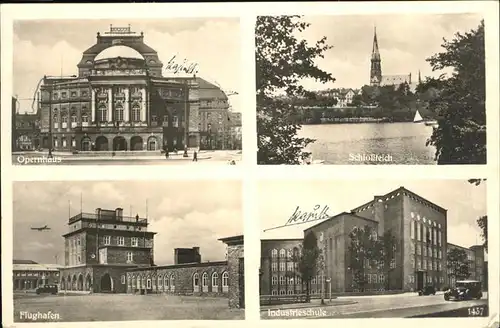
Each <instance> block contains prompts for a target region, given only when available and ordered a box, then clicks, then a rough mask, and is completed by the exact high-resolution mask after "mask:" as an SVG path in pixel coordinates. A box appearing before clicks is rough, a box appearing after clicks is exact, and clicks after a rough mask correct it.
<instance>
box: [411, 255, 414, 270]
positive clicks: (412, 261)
mask: <svg viewBox="0 0 500 328" xmlns="http://www.w3.org/2000/svg"><path fill="white" fill-rule="evenodd" d="M411 267H412V268H413V269H415V258H414V257H413V256H412V257H411Z"/></svg>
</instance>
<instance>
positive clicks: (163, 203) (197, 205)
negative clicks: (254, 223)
mask: <svg viewBox="0 0 500 328" xmlns="http://www.w3.org/2000/svg"><path fill="white" fill-rule="evenodd" d="M81 196H82V197H81ZM13 199H14V208H13V213H14V221H13V227H14V231H13V240H14V245H13V249H14V254H13V256H14V259H22V260H33V261H36V262H38V263H45V264H47V263H56V259H55V257H56V256H57V257H58V259H57V263H58V264H63V263H64V262H63V261H64V260H63V258H64V238H63V237H62V235H63V234H64V233H67V232H68V226H67V223H68V218H69V217H70V215H71V216H74V215H76V214H78V213H80V212H81V210H80V199H82V200H83V201H82V204H83V206H82V208H83V212H85V213H94V212H95V209H96V208H99V207H101V208H105V209H115V208H117V207H122V208H123V214H124V216H129V215H130V213H131V214H132V216H135V215H136V214H139V216H140V217H141V218H143V217H146V199H147V204H148V205H147V217H148V219H149V223H150V225H149V227H148V231H154V232H157V234H156V235H155V239H154V245H155V249H154V257H155V264H157V265H166V264H173V259H174V248H181V247H187V248H191V247H194V246H198V247H200V252H201V256H202V261H223V260H225V255H226V245H225V244H224V243H223V242H221V241H219V240H218V239H219V238H224V237H230V236H235V235H241V234H243V215H242V204H241V183H240V182H238V181H233V180H227V181H221V180H211V181H209V180H206V181H205V180H198V181H190V180H186V181H161V182H157V181H139V182H137V181H134V182H131V181H97V182H96V181H94V182H87V181H85V182H82V181H66V182H58V181H56V182H15V183H14V191H13ZM35 199H36V201H34V200H35ZM131 207H132V211H131V210H130V208H131ZM44 225H48V226H49V227H50V228H51V230H45V231H41V232H40V231H36V230H31V229H30V228H31V227H40V226H44Z"/></svg>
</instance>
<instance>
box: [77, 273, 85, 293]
mask: <svg viewBox="0 0 500 328" xmlns="http://www.w3.org/2000/svg"><path fill="white" fill-rule="evenodd" d="M76 289H77V290H83V275H82V274H80V275H79V276H78V282H77V285H76Z"/></svg>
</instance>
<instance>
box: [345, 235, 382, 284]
mask: <svg viewBox="0 0 500 328" xmlns="http://www.w3.org/2000/svg"><path fill="white" fill-rule="evenodd" d="M349 239H350V242H349V246H348V261H349V267H348V270H349V271H350V272H351V276H352V282H353V285H355V286H356V287H357V288H358V289H360V290H361V291H362V292H363V291H364V290H365V284H366V278H365V273H366V270H367V266H372V265H375V264H377V260H378V257H377V253H376V252H377V249H378V247H377V234H376V231H375V230H373V228H371V227H370V226H368V225H367V226H365V227H364V228H358V227H354V229H353V230H352V231H351V232H350V233H349Z"/></svg>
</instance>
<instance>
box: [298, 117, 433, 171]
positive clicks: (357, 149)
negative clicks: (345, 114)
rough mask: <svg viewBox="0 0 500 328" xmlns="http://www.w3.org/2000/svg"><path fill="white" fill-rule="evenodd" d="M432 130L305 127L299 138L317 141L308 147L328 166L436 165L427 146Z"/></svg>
mask: <svg viewBox="0 0 500 328" xmlns="http://www.w3.org/2000/svg"><path fill="white" fill-rule="evenodd" d="M432 129H433V128H432V126H426V125H425V124H417V123H413V122H408V123H360V124H357V123H354V124H318V125H303V126H302V129H301V130H300V131H299V136H301V137H308V138H312V139H316V142H314V143H313V144H310V145H309V146H308V147H307V151H309V152H312V155H313V158H314V160H324V161H325V162H324V163H325V164H427V165H433V164H436V161H434V154H435V147H433V146H426V145H425V143H426V141H427V139H428V138H429V137H430V136H431V134H432ZM375 156H378V157H375Z"/></svg>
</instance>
